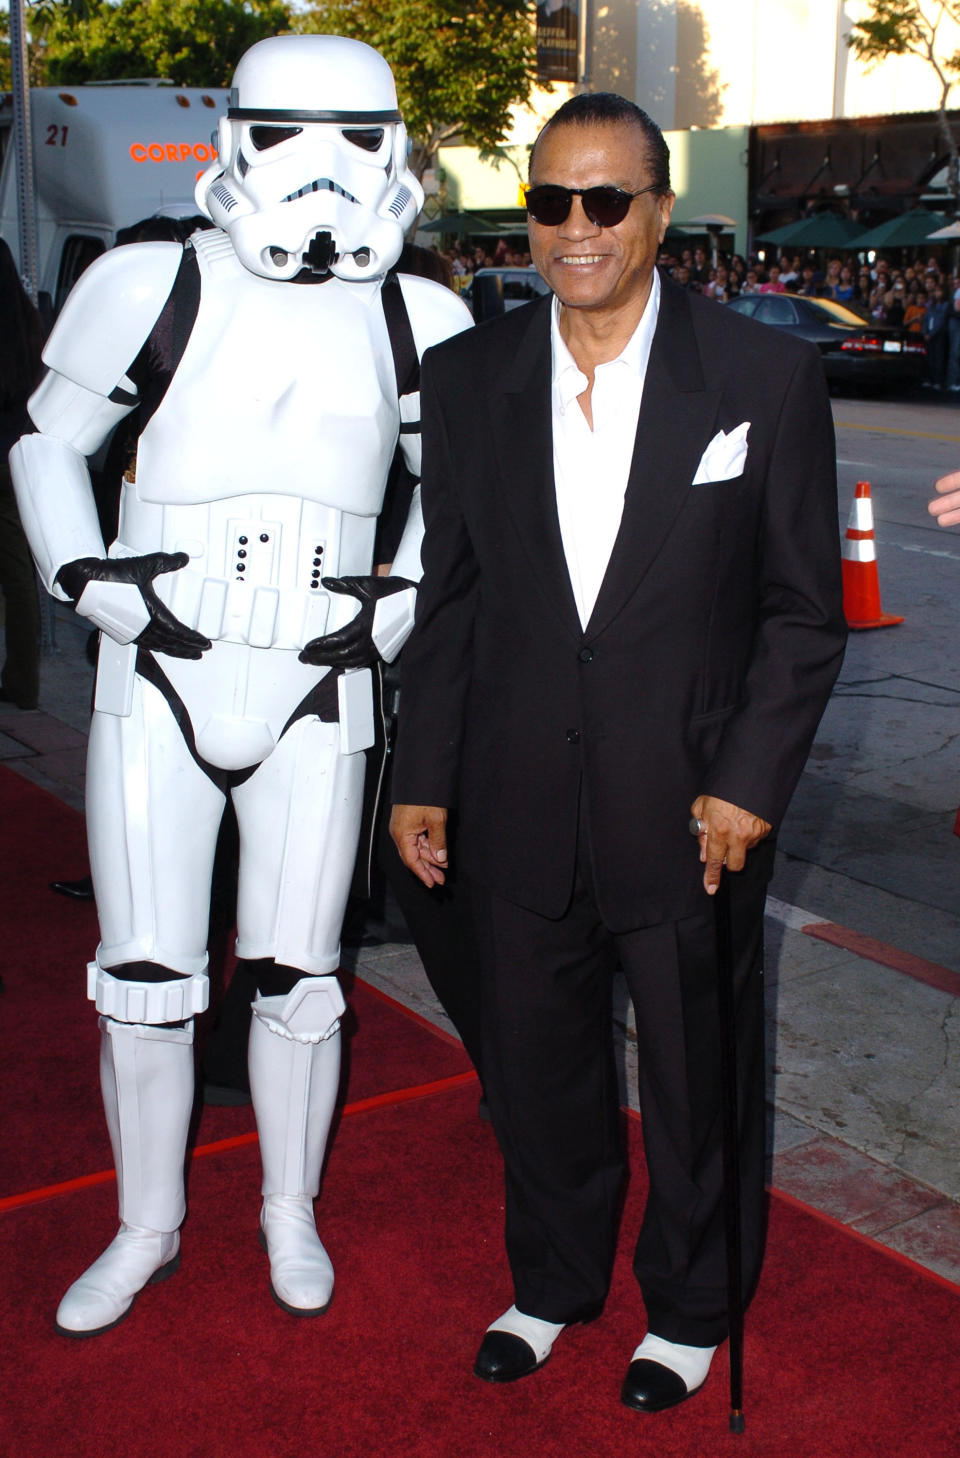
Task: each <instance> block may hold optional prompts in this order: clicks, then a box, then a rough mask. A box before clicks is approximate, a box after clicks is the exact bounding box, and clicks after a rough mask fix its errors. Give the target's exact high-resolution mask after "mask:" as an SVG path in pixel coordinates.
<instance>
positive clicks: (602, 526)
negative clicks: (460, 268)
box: [550, 269, 660, 628]
mask: <svg viewBox="0 0 960 1458" xmlns="http://www.w3.org/2000/svg"><path fill="white" fill-rule="evenodd" d="M560 309H561V304H560V301H559V299H557V298H554V301H553V317H552V324H551V333H550V339H551V349H552V357H553V392H552V400H553V475H554V482H555V486H556V493H557V514H558V516H559V518H560V535H561V537H562V539H563V551H564V555H565V557H566V559H567V570H568V571H569V573H570V582H571V585H572V587H573V594H574V597H575V598H576V603H577V611H578V612H579V614H580V622H581V624H582V626H583V627H584V628H585V627H586V626H587V623H588V622H589V620H590V614H591V613H592V612H593V609H594V605H595V603H596V601H597V595H598V593H599V591H600V584H601V582H602V581H603V576H604V573H605V572H606V570H607V564H608V562H609V561H610V554H611V552H612V551H613V544H614V542H615V540H616V536H617V532H618V531H619V530H620V519H621V517H622V516H623V498H624V493H625V491H626V489H627V477H628V475H629V473H630V462H631V460H632V459H633V447H634V441H635V438H636V434H637V420H638V418H639V415H640V401H641V399H642V398H643V385H644V380H645V379H646V375H647V361H648V360H649V358H650V346H651V344H652V343H653V333H654V330H655V329H656V327H657V314H658V312H659V309H660V279H659V277H658V275H657V272H656V269H654V274H653V285H652V287H651V289H650V297H649V298H648V300H647V306H646V308H645V309H644V311H643V318H642V319H641V320H640V323H639V324H638V325H637V327H636V329H635V330H634V332H633V334H632V335H631V337H630V340H629V341H628V343H627V345H626V346H625V348H624V350H623V352H622V353H621V354H619V355H618V356H617V358H616V359H612V360H609V361H608V362H607V363H606V364H602V365H598V366H597V369H596V370H595V371H594V377H593V390H592V392H591V396H590V403H591V409H592V412H593V429H592V430H591V429H590V426H589V425H588V424H587V417H586V416H585V415H584V413H583V410H582V408H581V406H580V403H579V401H578V399H577V396H578V395H582V394H583V392H584V390H585V389H586V388H587V377H586V375H585V374H584V373H583V371H582V370H580V369H578V368H577V364H576V361H575V360H574V358H573V355H572V354H571V353H570V350H569V349H568V348H567V346H566V344H565V343H564V340H563V336H562V335H561V333H560Z"/></svg>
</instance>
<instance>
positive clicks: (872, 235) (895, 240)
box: [857, 208, 947, 249]
mask: <svg viewBox="0 0 960 1458" xmlns="http://www.w3.org/2000/svg"><path fill="white" fill-rule="evenodd" d="M946 221H947V220H946V218H945V217H944V216H943V214H942V213H931V212H928V211H927V209H926V208H911V209H910V211H909V212H908V213H901V214H900V216H899V217H896V218H887V220H886V222H883V223H878V224H877V226H876V227H875V228H871V229H870V231H869V232H868V233H861V235H860V237H859V238H858V239H857V248H858V249H859V248H913V247H916V245H917V244H918V243H925V242H926V240H927V239H928V238H929V237H930V235H931V233H933V230H934V229H935V228H942V227H943V225H944V224H945V223H946Z"/></svg>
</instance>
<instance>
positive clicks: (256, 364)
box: [137, 233, 400, 516]
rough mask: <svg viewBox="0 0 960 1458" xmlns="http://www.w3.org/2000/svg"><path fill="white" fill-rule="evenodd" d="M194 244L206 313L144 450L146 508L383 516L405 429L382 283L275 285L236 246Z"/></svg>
mask: <svg viewBox="0 0 960 1458" xmlns="http://www.w3.org/2000/svg"><path fill="white" fill-rule="evenodd" d="M194 243H195V247H196V252H197V257H198V259H199V264H200V275H201V294H200V308H199V312H198V314H197V318H196V321H195V323H194V326H193V330H192V332H191V335H190V340H189V343H188V344H187V348H186V351H185V353H184V356H183V359H182V360H181V361H180V364H179V367H178V368H177V371H176V374H175V375H174V377H173V380H172V381H171V383H170V387H169V389H168V390H167V393H166V395H165V397H164V400H163V403H162V404H161V406H160V408H159V410H158V411H157V412H156V414H155V415H154V416H153V418H152V419H151V421H150V423H149V424H148V426H147V428H146V430H145V431H144V433H143V435H142V437H141V440H140V447H139V454H138V467H137V477H138V486H139V494H140V496H141V497H142V498H143V499H144V500H146V501H156V502H163V503H165V504H171V505H172V504H174V503H176V504H187V503H193V502H208V501H216V500H221V499H225V498H228V497H237V496H243V495H247V494H251V495H258V496H259V495H280V496H295V497H298V498H300V499H301V500H305V501H316V502H322V503H323V504H324V505H327V506H335V507H338V508H339V509H340V510H341V511H348V512H351V513H352V514H354V515H357V516H376V514H377V513H378V512H379V510H380V507H381V504H382V500H383V489H384V485H385V482H386V478H387V471H388V470H389V467H390V461H391V458H392V456H393V450H394V446H395V444H396V439H397V429H398V425H399V419H400V416H399V410H398V406H397V385H396V381H395V379H394V377H393V363H392V353H391V349H390V341H389V337H388V335H387V327H386V323H385V320H384V317H383V308H382V305H381V302H380V283H379V281H377V282H375V283H372V284H355V283H354V284H344V283H341V281H340V280H339V279H336V278H331V279H329V280H327V281H326V282H324V283H319V284H305V285H303V286H299V285H296V284H282V283H274V282H270V281H268V280H266V279H262V278H258V277H257V276H256V275H255V274H252V273H249V272H248V271H247V270H246V269H245V268H244V267H243V265H242V264H241V263H240V262H239V260H238V259H237V257H236V254H235V253H234V252H233V249H232V247H231V244H230V240H229V239H228V238H227V237H226V235H225V234H223V233H211V234H200V235H198V236H197V237H196V238H195V240H194Z"/></svg>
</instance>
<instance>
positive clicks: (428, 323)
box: [371, 274, 473, 663]
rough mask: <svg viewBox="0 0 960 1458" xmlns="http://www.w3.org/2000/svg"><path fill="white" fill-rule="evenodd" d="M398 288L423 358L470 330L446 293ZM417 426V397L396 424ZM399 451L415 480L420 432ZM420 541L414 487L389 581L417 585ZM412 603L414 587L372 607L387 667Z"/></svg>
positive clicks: (426, 282) (424, 282)
mask: <svg viewBox="0 0 960 1458" xmlns="http://www.w3.org/2000/svg"><path fill="white" fill-rule="evenodd" d="M400 286H401V288H402V290H403V297H404V301H405V303H406V305H407V312H408V314H409V316H410V324H411V327H412V328H413V337H414V342H415V344H416V346H417V354H418V355H419V356H420V358H421V359H422V358H423V352H424V350H425V349H429V348H430V346H431V344H439V342H440V341H441V340H442V339H449V338H450V336H451V335H453V334H459V333H461V332H462V330H464V329H469V328H470V326H471V325H472V323H473V320H472V318H471V317H470V311H469V309H468V308H467V306H466V305H465V304H464V302H463V300H462V299H459V298H458V297H457V296H456V294H454V293H452V292H451V291H450V289H447V288H444V287H443V285H442V284H436V283H433V282H432V281H431V280H430V279H424V278H419V277H415V276H414V275H412V274H401V275H400ZM419 421H420V394H419V391H418V392H417V393H415V394H412V395H404V396H403V398H402V399H401V401H400V423H401V425H404V424H407V423H415V424H417V425H419ZM400 449H401V451H402V452H403V456H404V460H405V461H406V464H407V469H408V470H409V471H410V473H411V474H412V475H414V476H416V478H417V480H418V482H419V479H420V432H419V430H417V431H401V434H400ZM422 541H423V512H422V510H421V507H420V487H419V485H417V486H416V488H415V489H414V492H413V497H412V499H411V502H410V510H409V513H408V514H407V522H406V526H405V527H404V529H403V536H402V537H401V539H400V545H399V547H398V548H397V552H396V556H395V557H394V559H393V565H392V567H391V568H390V576H391V577H405V578H406V579H407V581H408V582H419V581H420V578H421V577H422V575H423V567H422V566H421V563H420V543H421V542H422ZM416 604H417V593H416V589H415V588H412V587H411V588H408V589H407V591H406V592H395V593H392V594H391V595H390V596H389V597H383V598H381V599H380V601H379V602H378V603H377V606H376V609H375V610H374V614H373V631H372V633H371V637H372V638H373V645H374V647H375V648H376V650H377V652H378V653H379V654H380V657H381V658H382V659H383V661H384V662H385V663H392V662H393V660H394V659H395V658H396V656H397V654H398V653H399V652H400V649H401V648H402V647H403V645H404V643H405V642H406V641H407V638H408V637H409V636H410V632H411V629H412V628H413V616H414V611H415V608H416Z"/></svg>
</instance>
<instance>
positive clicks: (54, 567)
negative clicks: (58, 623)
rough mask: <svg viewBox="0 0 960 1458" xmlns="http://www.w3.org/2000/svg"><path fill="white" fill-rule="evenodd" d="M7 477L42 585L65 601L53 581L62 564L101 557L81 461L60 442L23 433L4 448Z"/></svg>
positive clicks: (100, 542) (93, 508) (94, 512)
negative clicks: (8, 449) (7, 453)
mask: <svg viewBox="0 0 960 1458" xmlns="http://www.w3.org/2000/svg"><path fill="white" fill-rule="evenodd" d="M10 475H11V476H12V478H13V486H14V491H15V492H16V496H17V507H18V509H19V512H20V520H21V521H22V523H23V530H24V531H25V532H26V536H27V541H28V542H29V543H30V550H31V551H32V553H33V557H34V561H35V562H36V564H37V571H38V572H39V573H40V577H41V578H42V580H43V585H44V587H45V588H46V589H47V591H48V592H50V593H52V594H53V596H54V597H57V598H59V599H60V601H61V602H67V601H69V599H68V598H67V594H66V593H65V592H64V591H63V588H62V587H60V586H58V585H57V584H56V583H55V582H54V580H53V579H54V578H55V577H56V575H57V573H58V572H59V571H60V568H61V567H62V566H63V564H64V563H65V562H75V561H76V560H77V558H78V557H103V556H105V555H106V553H105V550H104V545H103V537H102V536H101V535H100V523H99V521H98V520H97V508H96V506H95V505H94V500H93V492H92V491H91V489H90V472H89V471H88V470H87V463H86V461H85V460H84V458H83V456H82V455H81V454H80V452H79V451H76V450H74V448H73V446H71V445H67V443H66V441H62V440H56V439H54V437H53V436H49V435H24V436H22V437H21V438H20V440H18V441H17V443H16V445H15V446H14V448H13V450H12V451H11V452H10Z"/></svg>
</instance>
